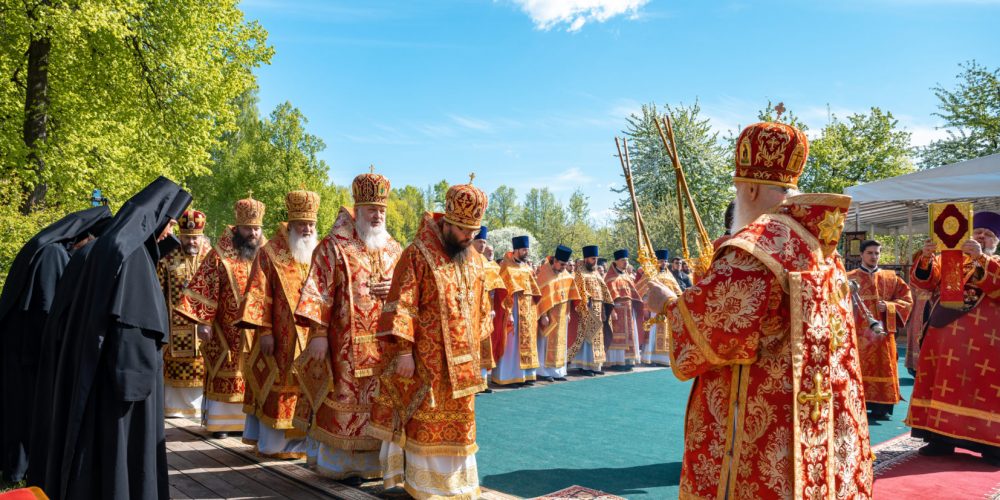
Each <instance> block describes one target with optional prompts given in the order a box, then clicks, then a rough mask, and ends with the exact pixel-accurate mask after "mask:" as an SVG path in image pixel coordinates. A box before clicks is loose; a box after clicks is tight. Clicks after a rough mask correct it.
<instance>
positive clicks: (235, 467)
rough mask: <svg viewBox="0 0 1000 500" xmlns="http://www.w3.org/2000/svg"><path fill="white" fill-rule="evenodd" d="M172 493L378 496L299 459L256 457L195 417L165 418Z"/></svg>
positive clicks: (352, 499)
mask: <svg viewBox="0 0 1000 500" xmlns="http://www.w3.org/2000/svg"><path fill="white" fill-rule="evenodd" d="M166 430H167V463H168V464H169V466H170V472H169V474H170V497H171V498H180V499H185V498H198V499H205V498H247V499H249V498H294V499H303V500H316V499H328V498H341V499H347V500H369V499H377V498H381V496H374V495H371V494H368V493H365V492H364V491H361V490H359V489H356V488H351V487H349V486H345V485H343V484H340V483H338V482H336V481H333V480H330V479H327V478H325V477H322V476H320V475H318V474H316V473H314V472H312V471H310V470H309V469H307V468H305V467H304V462H303V461H301V460H298V461H263V460H258V459H257V458H256V456H255V455H254V454H253V449H252V448H251V447H250V446H247V445H245V444H243V443H242V442H241V441H240V440H239V439H238V438H227V439H210V438H209V437H208V435H207V433H206V432H205V431H204V430H203V429H202V428H201V426H200V425H198V424H197V423H196V422H193V421H190V420H185V419H168V420H167V421H166Z"/></svg>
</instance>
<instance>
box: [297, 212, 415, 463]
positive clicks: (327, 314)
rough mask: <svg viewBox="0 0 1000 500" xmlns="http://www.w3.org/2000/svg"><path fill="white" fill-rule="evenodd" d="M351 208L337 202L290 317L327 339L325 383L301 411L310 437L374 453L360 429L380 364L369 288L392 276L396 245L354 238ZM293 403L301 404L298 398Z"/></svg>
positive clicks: (375, 307) (377, 308)
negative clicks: (328, 378) (372, 245)
mask: <svg viewBox="0 0 1000 500" xmlns="http://www.w3.org/2000/svg"><path fill="white" fill-rule="evenodd" d="M354 217H355V214H354V210H353V209H350V208H347V207H342V208H341V209H340V213H339V214H338V215H337V220H336V222H334V224H333V228H332V229H330V234H328V235H327V236H326V237H325V238H323V241H321V242H320V244H319V247H317V248H316V251H315V252H314V253H313V265H312V268H311V269H310V271H309V279H308V281H307V282H306V284H305V288H304V289H303V290H302V298H301V299H300V300H299V305H298V309H297V310H296V312H295V314H296V316H298V318H299V320H300V321H303V322H305V323H308V324H309V325H310V337H312V336H316V335H321V336H325V337H326V338H327V342H328V345H329V353H330V367H331V370H332V372H331V373H332V376H333V380H332V384H331V386H330V389H329V391H327V392H326V394H325V397H323V399H322V401H321V402H319V404H317V408H313V409H311V411H309V412H307V418H306V421H307V422H306V423H307V425H306V427H307V428H309V435H310V436H311V437H312V438H313V439H316V440H317V441H319V442H321V443H325V444H327V445H329V446H331V447H333V448H337V449H341V450H378V449H379V446H380V444H381V443H380V442H379V441H378V440H377V439H375V438H372V437H371V436H368V435H367V434H365V427H366V426H367V425H368V418H369V414H370V413H371V398H372V396H373V395H374V393H375V387H376V378H375V377H374V374H375V371H376V370H377V368H378V367H379V366H380V365H381V364H382V362H383V359H382V358H381V357H380V351H379V346H378V342H377V340H376V337H375V335H376V333H378V320H379V316H380V315H381V314H382V305H383V301H382V299H380V298H378V297H377V296H375V295H372V293H371V285H372V284H373V283H374V282H381V281H384V280H387V279H389V278H391V277H392V273H393V271H394V270H395V267H396V261H397V260H399V256H400V254H401V253H402V247H400V245H399V243H397V242H396V240H394V239H392V238H389V240H388V241H387V242H386V245H385V246H384V247H383V248H381V249H369V248H368V247H367V246H366V245H365V243H364V242H363V241H362V240H361V239H360V238H359V237H358V233H357V229H356V225H355V218H354ZM300 404H305V401H303V402H301V403H300Z"/></svg>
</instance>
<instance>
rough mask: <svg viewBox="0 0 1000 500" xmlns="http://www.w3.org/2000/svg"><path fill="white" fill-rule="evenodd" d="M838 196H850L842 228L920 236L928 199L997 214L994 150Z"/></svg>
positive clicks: (999, 174) (998, 158)
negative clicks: (960, 203) (966, 204)
mask: <svg viewBox="0 0 1000 500" xmlns="http://www.w3.org/2000/svg"><path fill="white" fill-rule="evenodd" d="M844 194H846V195H849V196H850V197H851V210H850V212H849V213H848V219H847V227H848V228H851V227H853V228H854V230H855V231H871V232H872V233H878V234H925V233H927V225H928V221H927V204H928V203H935V202H943V201H971V202H973V204H974V207H975V210H976V211H982V210H989V211H994V212H1000V154H995V155H990V156H984V157H982V158H975V159H972V160H967V161H963V162H958V163H953V164H951V165H944V166H941V167H937V168H932V169H928V170H922V171H920V172H914V173H912V174H907V175H901V176H899V177H893V178H890V179H883V180H881V181H876V182H870V183H868V184H859V185H857V186H852V187H849V188H847V189H845V190H844Z"/></svg>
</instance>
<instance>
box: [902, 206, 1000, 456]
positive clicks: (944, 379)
mask: <svg viewBox="0 0 1000 500" xmlns="http://www.w3.org/2000/svg"><path fill="white" fill-rule="evenodd" d="M972 226H973V233H972V239H971V240H969V241H967V242H965V243H964V244H963V246H962V252H963V253H964V254H965V262H964V266H963V268H962V273H961V275H959V276H957V277H956V278H958V279H960V280H961V282H962V285H963V287H964V291H965V301H964V302H965V303H964V305H963V306H962V307H961V308H960V309H951V308H947V307H944V306H942V305H941V304H940V303H934V304H933V305H932V306H931V311H930V315H929V317H928V320H927V330H926V332H925V333H924V337H923V342H922V344H921V348H920V359H919V361H918V363H917V376H916V380H915V381H914V384H913V395H912V397H911V399H910V414H909V416H908V417H907V424H909V425H910V426H911V427H913V431H912V434H913V436H914V437H918V438H923V439H924V440H925V441H927V445H925V446H924V447H923V448H921V449H920V453H921V454H923V455H930V456H935V455H949V454H951V453H954V451H955V447H956V446H957V447H960V448H965V449H967V450H972V451H976V452H979V453H981V454H982V457H983V460H985V461H987V462H988V463H990V464H992V465H994V466H1000V382H998V380H1000V378H998V377H997V375H998V372H1000V326H997V325H1000V256H997V255H996V251H997V235H998V234H1000V214H996V213H993V212H979V213H977V214H976V215H975V217H973V221H972ZM935 249H936V248H935V244H934V243H933V242H931V241H928V242H927V243H926V244H925V245H924V249H923V252H921V253H920V254H919V256H918V257H917V259H916V261H915V262H914V263H913V269H912V271H911V277H910V284H911V285H912V286H914V287H917V288H920V289H923V290H927V291H931V292H935V291H937V290H938V289H939V287H940V286H941V285H942V276H941V257H940V256H938V255H935Z"/></svg>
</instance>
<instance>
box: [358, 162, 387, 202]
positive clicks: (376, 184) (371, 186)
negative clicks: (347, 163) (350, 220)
mask: <svg viewBox="0 0 1000 500" xmlns="http://www.w3.org/2000/svg"><path fill="white" fill-rule="evenodd" d="M370 169H371V171H370V172H369V173H367V174H361V175H359V176H357V177H355V178H354V182H353V183H351V194H353V195H354V206H361V205H377V206H380V207H384V206H386V205H388V204H389V190H390V189H391V188H392V185H390V184H389V179H387V178H386V177H385V176H384V175H380V174H376V173H375V166H374V165H372V166H371V167H370Z"/></svg>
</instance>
